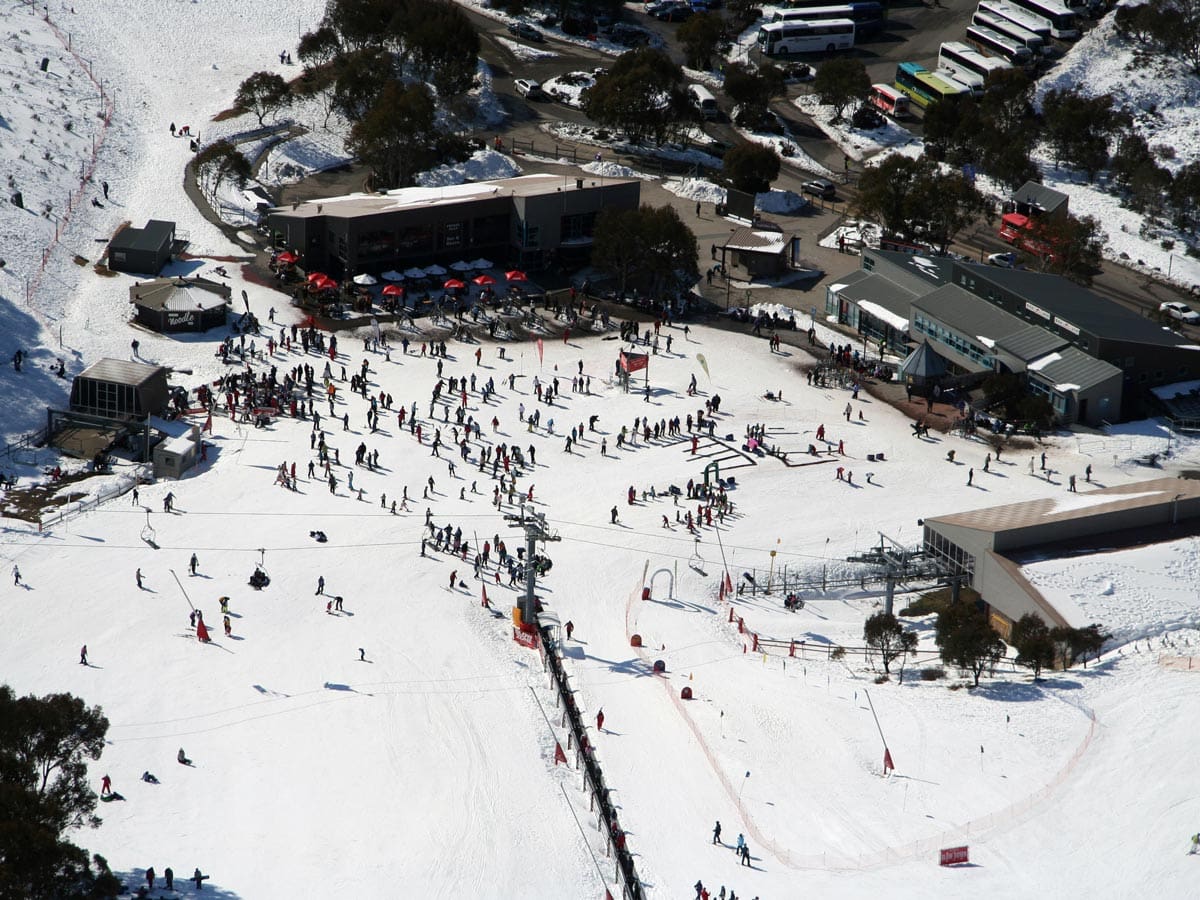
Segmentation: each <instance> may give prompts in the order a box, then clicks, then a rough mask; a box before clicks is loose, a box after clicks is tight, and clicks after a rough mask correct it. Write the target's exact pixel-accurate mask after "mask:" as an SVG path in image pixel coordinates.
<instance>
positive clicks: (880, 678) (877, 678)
mask: <svg viewBox="0 0 1200 900" xmlns="http://www.w3.org/2000/svg"><path fill="white" fill-rule="evenodd" d="M888 681H891V679H890V678H888V676H887V675H876V676H875V683H876V684H884V683H885V682H888Z"/></svg>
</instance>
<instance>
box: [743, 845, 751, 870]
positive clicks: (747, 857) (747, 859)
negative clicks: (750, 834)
mask: <svg viewBox="0 0 1200 900" xmlns="http://www.w3.org/2000/svg"><path fill="white" fill-rule="evenodd" d="M742 865H743V866H748V865H750V845H749V844H742Z"/></svg>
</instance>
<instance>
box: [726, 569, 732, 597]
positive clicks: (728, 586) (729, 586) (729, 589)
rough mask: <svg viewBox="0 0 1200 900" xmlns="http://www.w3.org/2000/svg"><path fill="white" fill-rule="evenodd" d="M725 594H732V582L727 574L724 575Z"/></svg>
mask: <svg viewBox="0 0 1200 900" xmlns="http://www.w3.org/2000/svg"><path fill="white" fill-rule="evenodd" d="M725 593H727V594H732V593H733V580H732V579H731V578H730V577H729V573H728V572H726V573H725Z"/></svg>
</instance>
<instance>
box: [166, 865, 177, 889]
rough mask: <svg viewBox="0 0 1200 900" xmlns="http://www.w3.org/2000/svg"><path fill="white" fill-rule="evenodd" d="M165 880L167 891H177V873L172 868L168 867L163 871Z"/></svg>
mask: <svg viewBox="0 0 1200 900" xmlns="http://www.w3.org/2000/svg"><path fill="white" fill-rule="evenodd" d="M163 878H165V879H166V880H167V890H168V891H173V890H175V873H174V871H172V869H171V867H170V866H167V867H166V868H165V869H163Z"/></svg>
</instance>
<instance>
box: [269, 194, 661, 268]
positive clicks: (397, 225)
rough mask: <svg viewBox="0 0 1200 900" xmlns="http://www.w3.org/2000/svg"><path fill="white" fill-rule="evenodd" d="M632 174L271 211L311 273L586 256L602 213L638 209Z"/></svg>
mask: <svg viewBox="0 0 1200 900" xmlns="http://www.w3.org/2000/svg"><path fill="white" fill-rule="evenodd" d="M640 198H641V182H640V181H639V180H637V179H630V178H602V177H591V176H589V177H585V178H572V177H562V176H559V175H548V174H540V175H522V176H519V177H516V178H502V179H498V180H495V181H481V182H475V183H471V184H460V185H448V186H445V187H408V188H399V189H397V190H393V191H388V192H387V193H384V194H361V193H360V194H349V195H346V196H342V197H328V198H325V199H322V200H309V201H306V202H303V203H296V204H293V205H292V206H290V207H277V208H275V209H271V210H270V211H269V212H268V213H267V225H268V227H269V228H270V229H271V231H272V233H273V234H274V235H275V237H276V241H277V243H282V244H283V245H285V246H287V247H288V248H289V249H291V250H293V251H294V252H296V253H297V254H299V255H300V257H301V264H302V266H303V268H304V269H305V270H306V271H310V272H312V271H321V272H325V273H326V274H328V275H330V276H332V277H333V278H335V279H345V278H347V277H353V276H354V275H357V274H360V273H364V272H366V273H369V274H372V275H379V274H380V273H382V272H384V271H386V270H388V269H397V270H403V269H406V268H409V267H411V266H414V265H428V264H430V263H432V262H437V263H449V262H452V261H454V260H458V259H471V258H473V257H478V256H484V257H487V258H489V259H495V260H498V261H499V260H503V261H505V263H506V264H508V265H511V266H513V267H516V268H521V269H538V268H542V267H544V266H546V265H548V264H550V263H551V262H552V261H554V260H561V261H563V262H568V263H570V262H573V261H578V262H585V261H586V260H587V259H588V258H589V257H590V255H591V245H592V235H593V233H594V230H595V223H596V216H597V215H598V214H599V213H600V212H601V211H602V210H605V209H636V208H637V206H638V204H639V202H640Z"/></svg>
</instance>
